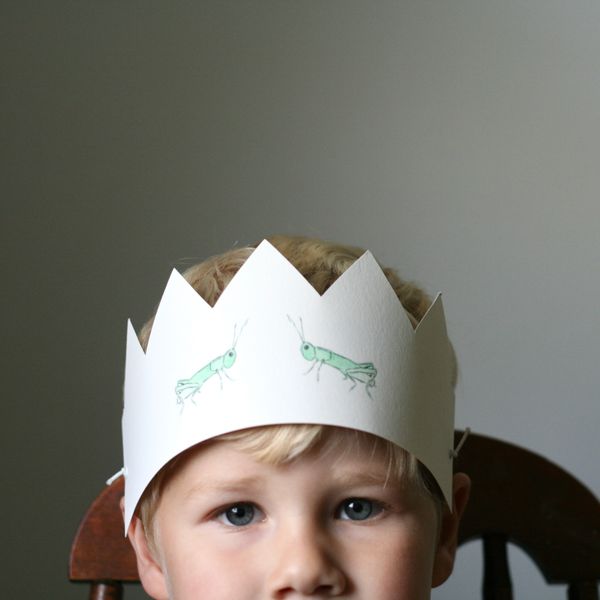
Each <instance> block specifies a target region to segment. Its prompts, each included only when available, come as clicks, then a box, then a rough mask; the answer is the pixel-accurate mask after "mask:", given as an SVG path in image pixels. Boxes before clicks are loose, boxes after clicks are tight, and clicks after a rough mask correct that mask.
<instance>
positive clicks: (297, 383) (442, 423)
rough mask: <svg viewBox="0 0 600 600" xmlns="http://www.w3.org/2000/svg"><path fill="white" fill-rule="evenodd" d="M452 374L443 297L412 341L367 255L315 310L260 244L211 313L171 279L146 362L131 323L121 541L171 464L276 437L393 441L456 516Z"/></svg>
mask: <svg viewBox="0 0 600 600" xmlns="http://www.w3.org/2000/svg"><path fill="white" fill-rule="evenodd" d="M452 369H453V363H452V350H451V348H450V344H449V342H448V338H447V334H446V324H445V320H444V312H443V308H442V302H441V297H440V296H438V297H437V298H436V300H435V302H434V303H433V304H432V306H431V307H430V309H429V311H428V312H427V314H426V315H425V316H424V317H423V319H422V320H421V322H420V323H419V325H418V327H417V329H416V330H414V329H413V326H412V324H411V323H410V320H409V318H408V315H407V314H406V312H405V310H404V308H403V307H402V305H401V303H400V301H399V300H398V298H397V296H396V294H395V293H394V291H393V289H392V288H391V286H390V284H389V283H388V281H387V279H386V277H385V275H384V274H383V272H382V270H381V268H380V267H379V265H378V264H377V262H376V261H375V259H374V258H373V256H372V255H371V254H370V253H369V252H366V253H365V254H364V255H363V256H362V257H361V258H360V259H358V260H357V261H356V262H355V263H354V264H353V265H352V266H351V267H350V268H349V269H348V270H347V271H346V272H345V273H344V274H343V275H342V276H341V277H339V278H338V279H337V280H336V281H335V283H334V284H333V285H332V286H331V287H330V288H329V289H328V290H327V291H326V292H325V293H324V294H323V295H322V296H321V295H319V294H318V293H317V292H316V291H315V289H314V288H313V287H312V285H311V284H310V283H308V282H307V281H306V279H305V278H304V277H303V276H302V275H301V274H300V273H299V272H298V271H297V270H296V269H295V268H294V267H293V266H292V265H291V264H290V263H289V262H288V261H287V260H286V258H285V257H284V256H282V255H281V254H280V253H279V252H278V251H277V250H276V249H275V248H274V247H273V246H272V245H271V244H270V243H269V242H267V241H263V242H262V243H261V244H260V245H259V246H258V247H257V248H256V250H254V252H253V253H252V255H251V256H250V257H249V258H248V259H247V261H246V262H245V263H244V265H243V266H242V267H241V269H240V270H239V271H238V273H237V274H236V275H235V277H234V278H233V279H232V280H231V282H230V283H229V285H228V286H227V288H226V289H225V290H224V292H223V293H222V295H221V297H220V298H219V300H218V301H217V302H216V304H215V306H214V307H211V306H210V305H209V304H207V303H206V302H205V301H204V300H203V299H202V298H201V297H200V296H199V295H198V294H197V293H196V291H195V290H194V289H193V288H192V287H191V286H190V285H189V284H188V283H187V281H185V279H184V278H183V277H182V276H181V275H180V274H179V273H177V271H173V273H172V274H171V277H170V279H169V282H168V284H167V287H166V289H165V292H164V294H163V297H162V300H161V302H160V305H159V307H158V311H157V313H156V318H155V320H154V324H153V326H152V333H151V336H150V340H149V343H148V348H147V351H146V352H145V353H144V351H143V350H142V348H141V346H140V343H139V340H138V337H137V335H136V333H135V331H134V329H133V326H132V325H131V322H129V323H128V330H127V358H126V370H125V388H124V411H123V450H124V474H125V481H126V483H125V531H127V528H128V525H129V522H130V520H131V517H132V515H133V512H134V510H135V507H136V505H137V503H138V501H139V499H140V496H141V495H142V493H143V491H144V489H145V488H146V486H147V485H148V484H149V483H150V481H151V479H152V478H153V477H154V476H155V475H156V473H157V472H158V471H159V470H160V469H161V467H163V466H164V465H165V464H166V463H167V462H168V461H169V460H170V459H171V458H173V457H175V456H177V455H178V454H179V453H180V452H182V451H184V450H186V449H187V448H189V447H190V446H193V445H194V444H197V443H199V442H202V441H204V440H208V439H210V438H213V437H215V436H218V435H221V434H224V433H228V432H231V431H236V430H239V429H245V428H248V427H255V426H261V425H273V424H282V423H317V424H324V425H335V426H338V427H347V428H350V429H358V430H361V431H366V432H369V433H372V434H374V435H377V436H379V437H382V438H384V439H386V440H389V441H391V442H393V443H395V444H397V445H399V446H401V447H403V448H405V449H406V450H408V451H409V452H411V453H412V454H414V455H415V456H416V457H417V458H418V459H419V460H420V461H421V462H422V463H423V464H424V465H425V466H426V467H427V468H428V469H429V470H430V471H431V473H432V474H433V475H434V477H435V478H436V480H437V482H438V484H439V486H440V488H441V489H442V492H443V493H444V496H445V498H446V500H447V502H448V504H449V505H450V506H452V503H451V486H452V458H451V450H452V447H453V432H454V390H453V385H452Z"/></svg>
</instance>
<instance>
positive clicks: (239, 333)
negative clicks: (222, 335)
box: [231, 319, 248, 348]
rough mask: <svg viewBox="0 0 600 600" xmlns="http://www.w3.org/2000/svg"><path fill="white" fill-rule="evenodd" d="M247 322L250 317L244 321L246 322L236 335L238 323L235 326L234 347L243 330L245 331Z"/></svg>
mask: <svg viewBox="0 0 600 600" xmlns="http://www.w3.org/2000/svg"><path fill="white" fill-rule="evenodd" d="M247 323H248V319H246V320H245V321H244V324H243V325H242V326H241V327H240V330H239V331H238V332H237V335H236V329H237V323H236V324H235V325H234V326H233V344H232V345H231V347H232V348H235V347H236V345H237V343H238V340H239V339H240V335H242V331H244V327H246V324H247Z"/></svg>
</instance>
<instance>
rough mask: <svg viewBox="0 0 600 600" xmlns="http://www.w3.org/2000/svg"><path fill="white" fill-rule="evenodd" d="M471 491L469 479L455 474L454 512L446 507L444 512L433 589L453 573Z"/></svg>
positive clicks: (463, 475) (433, 576) (435, 562)
mask: <svg viewBox="0 0 600 600" xmlns="http://www.w3.org/2000/svg"><path fill="white" fill-rule="evenodd" d="M470 491H471V480H470V479H469V477H468V476H467V475H465V474H464V473H455V475H454V480H453V486H452V498H453V507H452V508H453V510H452V512H450V511H449V510H448V508H447V507H444V509H443V512H442V520H441V523H440V536H439V541H438V546H437V549H436V553H435V560H434V563H433V575H432V579H431V587H437V586H438V585H442V583H444V581H446V579H448V577H450V574H451V573H452V569H453V567H454V557H455V555H456V546H457V542H458V525H459V523H460V518H461V517H462V514H463V512H464V511H465V508H466V506H467V502H468V500H469V493H470Z"/></svg>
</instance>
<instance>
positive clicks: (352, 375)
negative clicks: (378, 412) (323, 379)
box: [287, 315, 377, 398]
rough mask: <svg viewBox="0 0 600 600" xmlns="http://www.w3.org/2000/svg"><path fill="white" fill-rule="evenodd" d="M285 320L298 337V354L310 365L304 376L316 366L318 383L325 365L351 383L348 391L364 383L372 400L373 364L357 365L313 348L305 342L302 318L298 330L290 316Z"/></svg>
mask: <svg viewBox="0 0 600 600" xmlns="http://www.w3.org/2000/svg"><path fill="white" fill-rule="evenodd" d="M287 318H288V320H289V322H290V323H291V324H292V325H293V326H294V329H295V330H296V331H297V333H298V335H299V336H300V340H301V344H300V353H301V354H302V357H303V358H304V359H305V360H307V361H309V362H311V363H312V365H311V366H310V369H308V371H306V373H305V375H308V373H310V372H311V371H312V370H313V369H314V368H315V365H318V367H317V381H319V375H320V373H321V367H322V366H323V365H327V366H328V367H331V368H333V369H336V370H337V371H339V372H340V373H341V374H342V375H343V376H344V379H349V380H350V381H351V382H352V384H353V385H352V387H351V388H350V390H353V389H354V388H355V387H356V385H357V384H358V383H364V385H365V391H366V392H367V394H368V395H369V398H372V396H371V388H374V387H375V378H376V377H377V369H376V368H375V366H374V365H373V363H371V362H365V363H357V362H354V361H353V360H352V359H350V358H346V357H345V356H342V355H341V354H337V353H336V352H333V351H332V350H328V349H327V348H322V347H321V346H315V345H314V344H311V343H310V342H307V341H306V338H305V336H304V326H303V325H302V318H301V317H299V318H298V320H299V321H300V328H298V326H297V325H296V323H294V321H293V320H292V318H291V317H290V315H287Z"/></svg>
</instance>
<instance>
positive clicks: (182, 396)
mask: <svg viewBox="0 0 600 600" xmlns="http://www.w3.org/2000/svg"><path fill="white" fill-rule="evenodd" d="M247 322H248V321H246V322H245V323H244V324H243V325H242V326H241V327H240V330H239V332H237V335H236V329H237V325H236V326H234V328H233V343H232V344H231V348H229V349H228V350H227V351H226V352H225V354H221V355H220V356H217V357H215V358H213V359H212V360H211V361H209V362H208V363H206V364H205V365H204V366H203V367H202V368H201V369H199V370H198V371H196V372H195V373H194V374H193V375H192V376H191V377H190V378H189V379H180V380H179V381H178V382H177V385H176V386H175V394H176V395H177V404H181V407H182V409H183V404H184V402H185V400H187V399H188V398H189V399H190V400H191V401H192V402H193V403H194V404H196V402H195V401H194V396H195V395H196V394H197V393H198V392H200V390H201V389H202V386H203V385H204V384H205V383H206V382H207V381H208V380H209V379H210V378H211V377H212V376H213V375H218V376H219V382H220V384H221V389H223V377H222V376H223V375H225V377H227V379H229V380H230V381H232V379H231V377H229V375H228V374H227V369H231V367H232V366H233V365H234V363H235V361H236V359H237V351H236V349H235V347H236V346H237V343H238V341H239V339H240V335H241V333H242V331H243V330H244V327H245V326H246V323H247Z"/></svg>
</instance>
